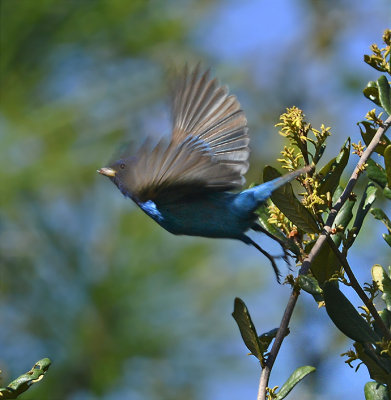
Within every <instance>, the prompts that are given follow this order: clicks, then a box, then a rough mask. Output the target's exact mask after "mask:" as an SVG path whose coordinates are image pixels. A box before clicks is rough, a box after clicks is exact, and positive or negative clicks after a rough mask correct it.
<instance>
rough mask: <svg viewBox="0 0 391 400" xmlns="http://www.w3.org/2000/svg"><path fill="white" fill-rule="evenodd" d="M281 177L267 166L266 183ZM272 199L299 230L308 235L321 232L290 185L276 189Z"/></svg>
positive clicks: (265, 171) (264, 175)
mask: <svg viewBox="0 0 391 400" xmlns="http://www.w3.org/2000/svg"><path fill="white" fill-rule="evenodd" d="M280 176H281V174H280V173H279V172H278V171H277V170H276V169H275V168H273V167H271V166H266V167H265V168H264V170H263V179H264V181H265V182H267V181H271V180H272V179H276V178H279V177H280ZM271 199H272V201H273V203H274V204H275V205H276V206H277V207H278V208H279V209H280V210H281V211H282V213H283V214H284V215H285V216H286V217H287V218H288V219H289V220H291V221H292V222H293V223H294V224H295V225H296V226H297V227H298V228H300V229H301V230H303V231H304V232H306V233H317V232H319V228H318V225H317V223H316V222H315V220H314V217H313V216H312V214H311V213H310V212H309V211H308V210H307V209H306V208H305V207H304V206H303V204H301V203H300V201H299V200H298V199H297V198H296V196H295V195H294V193H293V189H292V185H291V184H290V183H287V184H286V185H284V186H282V187H280V188H278V189H276V190H275V191H274V192H273V194H272V195H271Z"/></svg>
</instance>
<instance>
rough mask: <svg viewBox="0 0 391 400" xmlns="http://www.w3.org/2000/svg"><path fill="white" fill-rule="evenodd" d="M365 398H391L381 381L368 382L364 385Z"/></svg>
mask: <svg viewBox="0 0 391 400" xmlns="http://www.w3.org/2000/svg"><path fill="white" fill-rule="evenodd" d="M364 394H365V400H390V398H389V397H388V392H387V388H386V386H384V385H382V384H381V383H379V382H367V383H366V384H365V386H364Z"/></svg>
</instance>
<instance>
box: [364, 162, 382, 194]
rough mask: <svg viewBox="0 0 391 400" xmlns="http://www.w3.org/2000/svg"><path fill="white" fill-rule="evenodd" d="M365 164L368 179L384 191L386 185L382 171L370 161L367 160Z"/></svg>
mask: <svg viewBox="0 0 391 400" xmlns="http://www.w3.org/2000/svg"><path fill="white" fill-rule="evenodd" d="M367 164H368V166H367V175H368V178H369V179H370V180H371V181H373V182H375V183H377V184H378V185H379V186H380V187H381V188H383V189H384V188H385V187H386V185H387V175H386V172H385V171H384V169H383V168H382V167H381V166H380V165H379V164H378V163H376V162H375V161H373V160H372V159H369V160H368V162H367Z"/></svg>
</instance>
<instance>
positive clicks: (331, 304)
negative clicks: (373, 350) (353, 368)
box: [323, 282, 380, 344]
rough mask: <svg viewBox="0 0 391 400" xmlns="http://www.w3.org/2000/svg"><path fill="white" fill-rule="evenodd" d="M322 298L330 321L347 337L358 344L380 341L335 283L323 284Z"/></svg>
mask: <svg viewBox="0 0 391 400" xmlns="http://www.w3.org/2000/svg"><path fill="white" fill-rule="evenodd" d="M323 298H324V301H325V305H326V311H327V314H328V315H329V317H330V319H331V320H332V321H333V323H334V325H335V326H336V327H337V328H338V329H339V330H340V331H341V332H342V333H343V334H345V335H346V336H347V337H349V338H351V339H353V340H355V341H356V342H360V343H367V342H370V343H373V344H375V343H376V342H377V341H379V340H380V336H379V335H378V334H377V333H376V332H375V331H374V330H373V329H372V328H371V326H370V325H369V324H368V323H367V322H366V321H365V320H364V318H362V317H361V315H360V314H359V313H358V312H357V310H356V309H355V308H354V306H353V305H352V303H351V302H350V301H349V300H348V299H347V298H346V297H345V295H344V294H343V293H342V292H341V291H340V290H339V288H338V286H337V285H336V283H335V282H326V283H325V285H324V287H323Z"/></svg>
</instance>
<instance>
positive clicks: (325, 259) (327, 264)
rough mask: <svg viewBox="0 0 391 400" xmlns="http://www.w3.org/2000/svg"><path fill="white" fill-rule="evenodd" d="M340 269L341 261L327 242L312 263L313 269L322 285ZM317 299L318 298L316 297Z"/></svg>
mask: <svg viewBox="0 0 391 400" xmlns="http://www.w3.org/2000/svg"><path fill="white" fill-rule="evenodd" d="M339 269H340V262H339V261H338V259H337V256H336V255H335V253H334V251H333V250H332V249H331V247H330V245H329V244H328V243H327V242H326V243H325V244H324V245H323V246H322V248H321V249H320V251H319V253H318V254H317V256H316V257H315V258H314V261H313V262H312V264H311V271H312V273H313V275H314V276H315V278H316V279H317V281H318V282H319V284H320V285H322V284H323V283H324V282H326V281H328V280H329V279H330V278H331V277H332V276H333V275H334V274H335V273H337V272H338V271H339ZM315 300H316V299H315Z"/></svg>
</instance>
